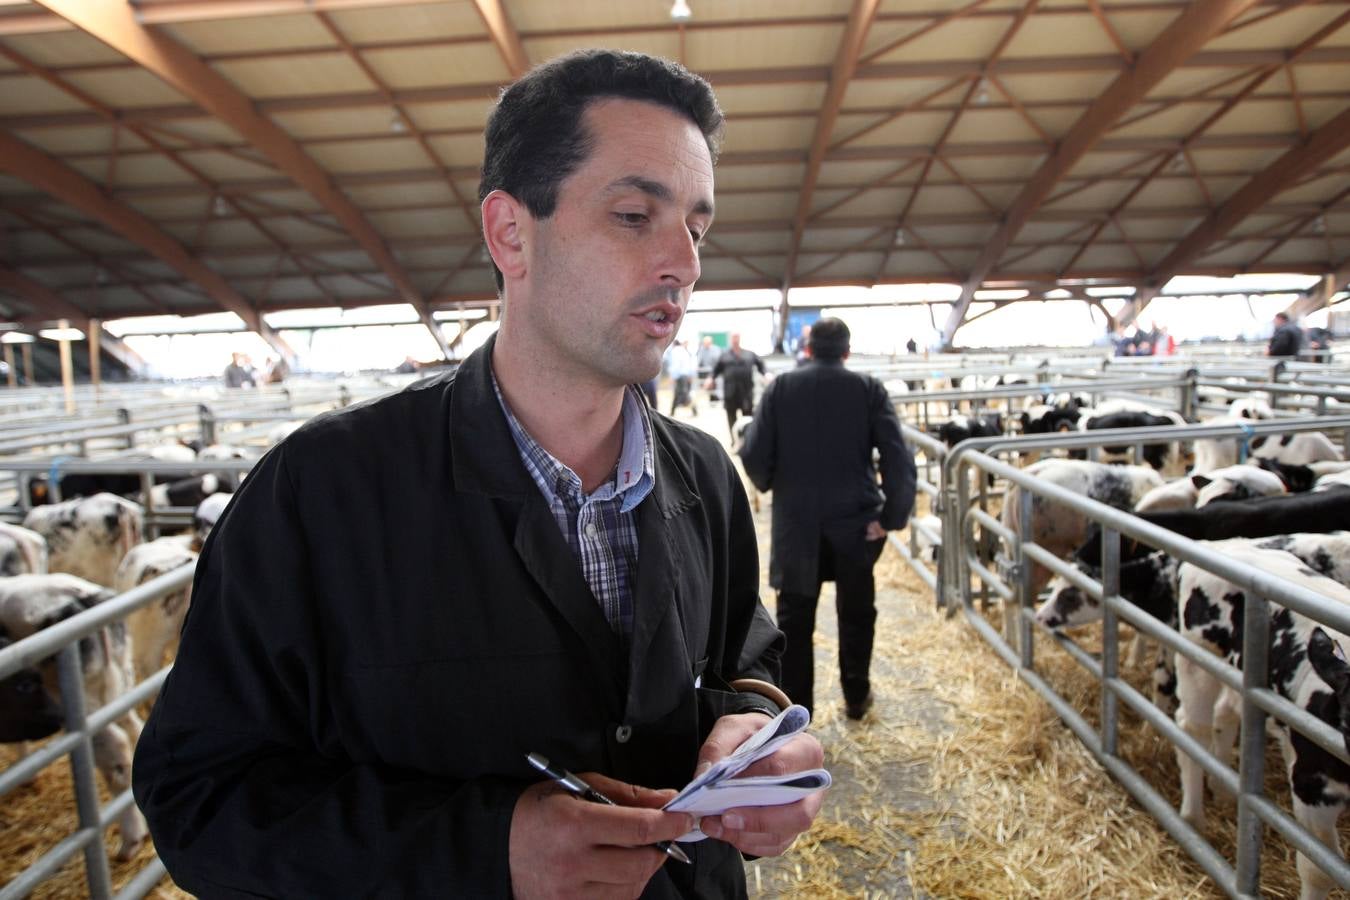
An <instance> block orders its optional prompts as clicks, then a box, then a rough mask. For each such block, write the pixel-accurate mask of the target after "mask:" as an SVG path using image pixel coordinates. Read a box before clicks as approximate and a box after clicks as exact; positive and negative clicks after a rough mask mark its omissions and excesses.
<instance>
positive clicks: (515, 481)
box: [449, 334, 539, 498]
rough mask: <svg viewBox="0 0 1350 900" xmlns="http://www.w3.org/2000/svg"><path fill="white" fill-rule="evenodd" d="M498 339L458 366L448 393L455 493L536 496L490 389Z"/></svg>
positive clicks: (504, 416) (508, 427) (492, 338)
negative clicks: (532, 494) (493, 358)
mask: <svg viewBox="0 0 1350 900" xmlns="http://www.w3.org/2000/svg"><path fill="white" fill-rule="evenodd" d="M496 343H497V336H496V335H495V334H494V335H492V337H490V338H488V339H487V342H486V343H485V344H483V346H481V347H479V348H478V349H477V350H475V351H474V352H472V353H470V354H469V355H468V357H467V358H465V360H464V362H462V363H460V365H459V369H458V370H457V371H456V372H455V379H454V382H453V387H452V389H451V395H450V422H449V428H450V450H451V454H452V458H453V460H454V482H455V489H456V490H460V491H467V492H470V493H476V494H487V495H488V496H491V497H515V498H523V497H525V496H528V495H529V493H530V492H531V491H533V492H535V493H538V492H539V489H538V488H537V487H535V484H534V481H533V480H532V479H531V478H530V473H529V472H527V471H525V464H524V463H522V462H521V461H520V452H519V451H518V450H517V449H516V443H515V441H514V440H512V439H511V429H510V426H508V425H507V424H506V415H505V414H504V413H503V412H502V407H501V404H500V403H498V402H497V395H496V393H495V392H494V391H493V389H492V348H493V347H494V346H496Z"/></svg>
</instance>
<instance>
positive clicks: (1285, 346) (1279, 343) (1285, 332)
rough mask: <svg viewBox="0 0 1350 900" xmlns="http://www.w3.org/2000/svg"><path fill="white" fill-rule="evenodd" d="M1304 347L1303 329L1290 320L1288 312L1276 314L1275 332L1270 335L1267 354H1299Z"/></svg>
mask: <svg viewBox="0 0 1350 900" xmlns="http://www.w3.org/2000/svg"><path fill="white" fill-rule="evenodd" d="M1302 349H1303V331H1302V330H1301V329H1300V328H1299V327H1298V326H1297V325H1295V324H1294V323H1293V322H1291V321H1289V315H1288V313H1282V312H1277V313H1276V314H1275V333H1274V334H1272V335H1271V336H1270V345H1269V346H1268V347H1266V356H1298V351H1300V350H1302Z"/></svg>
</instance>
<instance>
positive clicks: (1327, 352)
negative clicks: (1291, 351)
mask: <svg viewBox="0 0 1350 900" xmlns="http://www.w3.org/2000/svg"><path fill="white" fill-rule="evenodd" d="M1304 336H1305V337H1306V338H1307V340H1308V346H1307V351H1308V354H1307V355H1308V361H1309V362H1315V363H1328V362H1331V331H1330V330H1329V329H1326V328H1317V327H1314V328H1309V329H1308V330H1307V332H1306V333H1305V334H1304Z"/></svg>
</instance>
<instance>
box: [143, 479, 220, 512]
mask: <svg viewBox="0 0 1350 900" xmlns="http://www.w3.org/2000/svg"><path fill="white" fill-rule="evenodd" d="M234 489H235V480H234V479H233V478H232V477H228V476H226V477H221V476H220V475H214V474H211V473H209V472H208V473H207V474H205V475H191V476H188V477H187V478H180V479H178V480H177V481H171V482H169V483H168V484H157V485H155V486H154V487H153V488H151V489H150V498H151V500H152V501H153V503H154V505H155V506H156V507H157V508H161V509H162V508H163V507H166V506H191V507H193V508H196V506H197V504H199V503H201V502H202V501H203V500H205V499H206V498H207V497H209V496H211V495H212V494H222V493H224V494H229V493H233V492H234Z"/></svg>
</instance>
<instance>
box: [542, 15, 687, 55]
mask: <svg viewBox="0 0 1350 900" xmlns="http://www.w3.org/2000/svg"><path fill="white" fill-rule="evenodd" d="M637 5H638V4H632V6H633V7H636V6H637ZM622 8H625V9H626V8H629V7H628V6H625V7H622ZM570 13H571V10H570V9H569V18H570ZM609 24H622V23H617V22H612V23H609ZM521 43H522V44H523V45H524V46H525V53H526V55H527V56H529V58H530V61H531V62H533V63H535V64H538V63H541V62H547V61H549V60H550V59H553V58H554V57H556V56H562V55H563V54H564V53H570V52H571V51H573V50H577V49H580V48H582V47H603V48H606V49H610V50H631V51H634V52H637V53H651V54H654V55H656V56H663V57H665V58H666V59H677V58H678V57H679V55H680V38H679V34H678V33H677V32H676V31H675V30H674V29H671V30H670V31H642V32H627V33H622V32H621V33H618V34H611V33H605V34H597V35H594V36H588V37H585V38H583V39H581V40H578V39H577V38H575V37H528V36H526V37H524V38H523V39H522V41H521Z"/></svg>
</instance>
